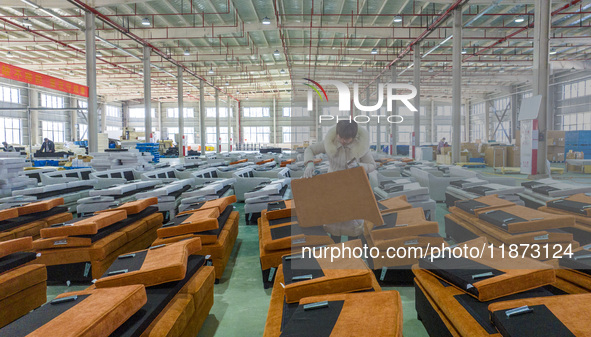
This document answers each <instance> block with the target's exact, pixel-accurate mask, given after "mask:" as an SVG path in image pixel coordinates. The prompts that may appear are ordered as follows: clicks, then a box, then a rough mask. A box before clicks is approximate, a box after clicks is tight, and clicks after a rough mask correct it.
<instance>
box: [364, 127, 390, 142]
mask: <svg viewBox="0 0 591 337" xmlns="http://www.w3.org/2000/svg"><path fill="white" fill-rule="evenodd" d="M369 136H370V138H369V143H370V144H377V143H378V127H377V126H376V125H372V126H370V127H369ZM389 138H390V124H384V125H382V127H381V128H380V143H381V144H382V145H385V144H388V143H389V142H390V139H389Z"/></svg>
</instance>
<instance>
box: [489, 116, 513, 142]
mask: <svg viewBox="0 0 591 337" xmlns="http://www.w3.org/2000/svg"><path fill="white" fill-rule="evenodd" d="M501 125H502V126H499V128H498V129H497V132H495V134H494V138H495V140H496V141H497V142H500V143H507V144H508V143H510V142H511V141H510V140H509V138H508V137H507V135H508V134H509V133H511V121H505V122H502V123H501ZM496 127H497V124H496V123H495V128H496ZM503 130H505V131H503ZM493 131H494V129H493ZM505 133H506V134H505Z"/></svg>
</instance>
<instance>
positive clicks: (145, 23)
mask: <svg viewBox="0 0 591 337" xmlns="http://www.w3.org/2000/svg"><path fill="white" fill-rule="evenodd" d="M149 25H150V19H148V18H147V17H146V18H143V19H142V26H149Z"/></svg>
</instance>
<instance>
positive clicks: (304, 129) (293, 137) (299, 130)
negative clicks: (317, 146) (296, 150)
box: [281, 126, 310, 144]
mask: <svg viewBox="0 0 591 337" xmlns="http://www.w3.org/2000/svg"><path fill="white" fill-rule="evenodd" d="M281 133H282V134H283V142H284V143H297V144H301V143H303V142H307V141H309V140H310V127H308V126H284V127H282V128H281Z"/></svg>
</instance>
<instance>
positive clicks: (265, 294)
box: [48, 164, 591, 337]
mask: <svg viewBox="0 0 591 337" xmlns="http://www.w3.org/2000/svg"><path fill="white" fill-rule="evenodd" d="M553 166H557V167H564V164H553ZM473 170H476V171H479V172H481V173H484V174H495V173H494V171H493V170H492V169H491V168H488V167H487V168H484V169H473ZM510 177H514V178H517V179H520V180H526V179H527V177H526V176H525V175H520V174H513V175H510ZM554 178H555V179H559V180H568V181H572V182H576V183H585V184H591V175H583V174H578V173H568V174H564V175H556V176H554ZM236 208H237V210H238V211H239V212H240V233H239V235H238V239H237V241H236V245H235V247H234V250H233V251H232V257H231V259H230V262H229V264H228V266H227V268H226V270H225V272H224V275H223V276H222V279H221V282H220V284H217V285H216V286H215V288H214V291H215V300H214V305H213V308H212V309H211V312H210V314H209V316H208V318H207V319H206V321H205V323H204V325H203V328H202V329H201V331H200V333H199V335H198V336H199V337H211V336H220V337H222V336H223V337H227V336H261V335H262V334H263V331H264V327H265V320H266V317H267V310H268V308H269V301H270V297H271V289H267V290H265V289H263V285H262V276H261V270H260V264H259V248H258V233H257V227H256V226H246V225H245V222H244V204H242V203H238V204H237V205H236ZM447 213H448V212H447V208H446V207H445V205H444V204H438V205H437V211H436V219H437V221H438V222H439V225H440V233H441V234H442V235H444V234H445V233H444V232H443V217H444V215H445V214H447ZM85 287H86V286H70V287H67V286H65V285H64V286H51V287H48V300H51V299H53V298H54V297H55V296H57V295H58V294H60V293H63V292H69V291H75V290H79V289H84V288H85ZM383 289H384V290H397V291H399V292H400V295H401V297H402V306H403V316H404V326H403V333H404V336H406V337H423V336H428V335H427V332H426V331H425V329H424V328H423V325H422V323H421V322H420V321H418V320H417V319H416V311H415V308H414V305H415V302H414V289H413V288H412V287H384V288H383Z"/></svg>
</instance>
